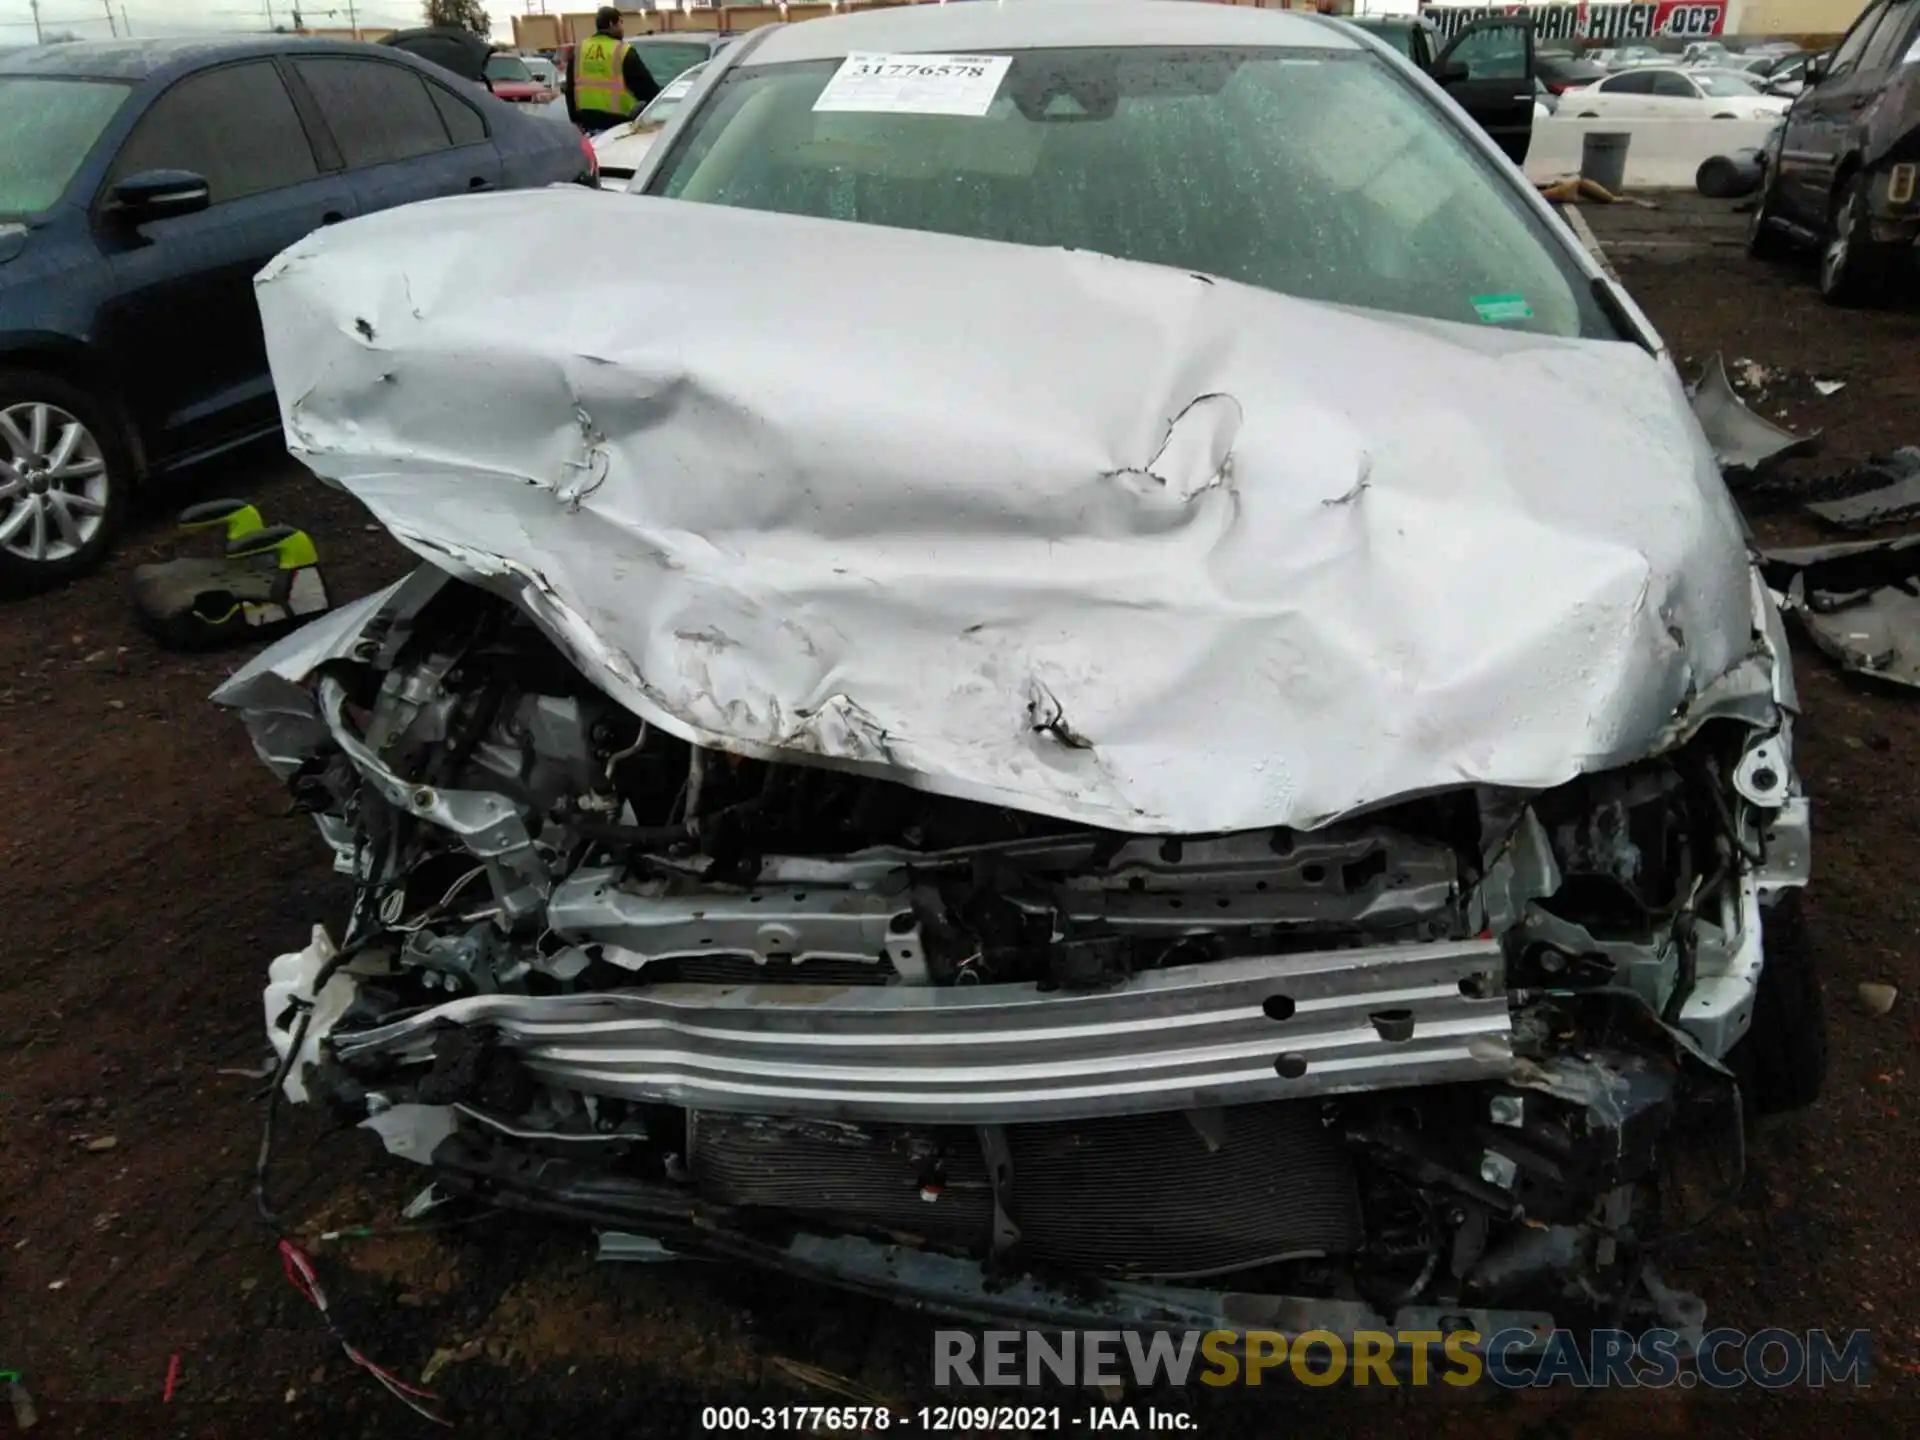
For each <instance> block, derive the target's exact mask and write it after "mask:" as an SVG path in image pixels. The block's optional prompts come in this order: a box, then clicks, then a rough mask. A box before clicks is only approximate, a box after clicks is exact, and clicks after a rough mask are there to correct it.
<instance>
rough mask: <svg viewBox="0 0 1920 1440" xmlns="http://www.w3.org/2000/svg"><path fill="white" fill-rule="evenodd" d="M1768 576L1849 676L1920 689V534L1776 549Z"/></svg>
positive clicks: (1765, 562) (1767, 560)
mask: <svg viewBox="0 0 1920 1440" xmlns="http://www.w3.org/2000/svg"><path fill="white" fill-rule="evenodd" d="M1761 569H1762V572H1763V573H1764V574H1765V576H1766V578H1767V583H1768V584H1770V585H1772V586H1773V587H1774V589H1775V590H1777V591H1779V592H1781V593H1782V594H1784V595H1785V597H1786V604H1785V606H1784V607H1783V608H1784V609H1785V610H1786V612H1787V613H1788V614H1789V615H1791V616H1792V617H1793V618H1794V621H1795V623H1797V624H1798V625H1799V626H1800V627H1801V629H1803V630H1804V631H1805V632H1806V634H1807V638H1808V639H1810V640H1811V641H1813V643H1814V644H1815V645H1817V646H1818V647H1819V648H1820V649H1821V650H1823V651H1825V652H1826V653H1827V654H1828V655H1830V656H1832V657H1833V658H1834V659H1835V660H1837V661H1839V663H1840V665H1841V667H1842V668H1843V669H1845V670H1848V671H1851V672H1852V673H1854V674H1856V675H1860V676H1862V677H1865V678H1868V679H1872V680H1877V681H1883V682H1885V683H1887V684H1891V685H1901V686H1908V687H1916V686H1920V535H1905V536H1901V537H1899V538H1898V539H1894V540H1861V541H1853V542H1850V543H1846V544H1840V545H1810V546H1802V547H1798V548H1792V549H1781V550H1769V551H1766V552H1765V553H1764V554H1763V555H1762V556H1761Z"/></svg>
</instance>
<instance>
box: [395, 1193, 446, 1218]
mask: <svg viewBox="0 0 1920 1440" xmlns="http://www.w3.org/2000/svg"><path fill="white" fill-rule="evenodd" d="M453 1198H454V1197H453V1196H451V1195H446V1194H443V1193H441V1190H440V1187H439V1186H437V1185H429V1186H427V1188H426V1189H424V1190H422V1191H421V1192H420V1193H419V1194H418V1195H416V1196H414V1197H413V1199H411V1200H409V1201H408V1202H407V1204H406V1208H405V1209H404V1210H402V1211H401V1212H400V1218H401V1219H402V1220H418V1219H419V1218H420V1217H421V1216H422V1215H424V1214H426V1213H427V1212H428V1211H429V1210H436V1209H438V1208H439V1207H440V1206H442V1205H445V1204H446V1203H447V1202H448V1201H450V1200H452V1199H453Z"/></svg>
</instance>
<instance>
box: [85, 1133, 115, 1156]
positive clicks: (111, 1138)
mask: <svg viewBox="0 0 1920 1440" xmlns="http://www.w3.org/2000/svg"><path fill="white" fill-rule="evenodd" d="M119 1144H120V1137H119V1136H118V1135H96V1136H94V1137H93V1138H92V1139H91V1140H89V1141H87V1144H86V1148H87V1149H88V1150H89V1151H91V1152H92V1153H93V1154H95V1155H99V1154H101V1153H103V1152H104V1151H108V1150H112V1149H114V1148H115V1147H117V1146H118V1145H119Z"/></svg>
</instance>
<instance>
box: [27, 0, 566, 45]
mask: <svg viewBox="0 0 1920 1440" xmlns="http://www.w3.org/2000/svg"><path fill="white" fill-rule="evenodd" d="M108 3H109V0H40V24H41V27H42V28H43V29H44V30H45V31H46V32H47V33H48V34H54V33H57V32H59V31H66V30H70V31H72V32H73V33H74V34H76V35H79V36H80V37H82V38H83V39H87V40H94V39H98V40H105V39H106V38H107V36H108V30H107V5H108ZM111 3H112V6H113V19H114V25H115V27H116V28H118V27H119V26H120V23H121V21H120V17H121V13H122V11H123V10H124V11H125V14H126V18H127V20H128V21H129V22H130V23H131V24H132V26H133V33H134V34H135V35H178V34H182V33H185V32H188V31H194V30H264V29H265V28H266V27H267V11H268V6H269V5H271V7H272V12H273V18H274V20H275V21H276V22H277V23H279V24H282V25H287V24H291V23H292V17H293V10H294V6H293V4H292V0H253V3H252V4H251V5H249V3H248V0H111ZM580 3H581V4H584V3H585V0H580ZM521 8H522V7H521V6H519V5H517V4H513V5H510V4H506V3H495V4H490V5H488V6H487V7H486V9H487V13H488V14H489V15H490V16H491V17H492V19H493V26H494V32H495V33H496V34H498V35H502V36H511V35H512V33H513V26H512V23H511V19H510V17H511V16H512V15H513V14H514V13H515V12H516V11H518V10H520V9H521ZM526 8H527V9H537V8H538V6H536V5H528V6H526ZM570 8H576V9H577V8H579V7H578V5H574V6H571V7H570ZM299 9H300V15H301V18H302V19H303V20H305V21H306V23H307V24H309V25H315V26H325V25H339V26H345V25H346V24H347V0H309V3H303V4H301V5H300V7H299ZM353 11H354V18H355V19H356V20H358V22H359V23H360V24H361V25H363V26H385V27H388V28H392V29H399V28H401V27H403V26H412V25H418V24H420V23H422V22H421V18H420V6H419V4H417V3H415V0H354V4H353ZM32 42H33V6H32V5H31V4H30V3H29V0H0V44H7V45H19V44H22V43H25V44H31V43H32Z"/></svg>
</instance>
